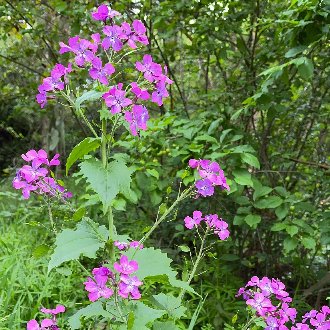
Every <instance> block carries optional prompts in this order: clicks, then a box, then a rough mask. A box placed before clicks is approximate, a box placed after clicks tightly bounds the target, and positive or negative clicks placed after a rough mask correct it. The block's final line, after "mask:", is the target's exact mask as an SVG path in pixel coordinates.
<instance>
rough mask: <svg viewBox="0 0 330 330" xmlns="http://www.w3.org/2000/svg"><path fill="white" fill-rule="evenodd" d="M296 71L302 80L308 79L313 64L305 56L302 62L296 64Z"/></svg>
mask: <svg viewBox="0 0 330 330" xmlns="http://www.w3.org/2000/svg"><path fill="white" fill-rule="evenodd" d="M298 72H299V74H300V76H301V78H303V79H304V80H310V79H311V78H312V76H313V72H314V64H313V62H312V60H310V59H309V58H305V60H304V62H303V63H302V64H300V65H299V66H298Z"/></svg>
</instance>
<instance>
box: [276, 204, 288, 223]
mask: <svg viewBox="0 0 330 330" xmlns="http://www.w3.org/2000/svg"><path fill="white" fill-rule="evenodd" d="M288 212H289V205H288V204H282V205H280V206H278V207H277V208H276V209H275V214H276V216H277V217H278V218H279V219H280V220H282V219H284V218H285V217H286V216H287V214H288Z"/></svg>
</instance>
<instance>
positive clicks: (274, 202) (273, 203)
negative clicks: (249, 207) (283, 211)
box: [254, 196, 283, 209]
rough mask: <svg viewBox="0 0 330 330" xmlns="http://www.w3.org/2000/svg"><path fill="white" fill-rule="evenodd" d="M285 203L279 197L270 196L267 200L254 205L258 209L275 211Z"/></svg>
mask: <svg viewBox="0 0 330 330" xmlns="http://www.w3.org/2000/svg"><path fill="white" fill-rule="evenodd" d="M282 203H283V200H282V198H280V197H278V196H269V197H267V198H263V199H260V200H259V201H257V202H255V203H254V206H255V207H256V208H258V209H274V208H276V207H278V206H280V205H281V204H282Z"/></svg>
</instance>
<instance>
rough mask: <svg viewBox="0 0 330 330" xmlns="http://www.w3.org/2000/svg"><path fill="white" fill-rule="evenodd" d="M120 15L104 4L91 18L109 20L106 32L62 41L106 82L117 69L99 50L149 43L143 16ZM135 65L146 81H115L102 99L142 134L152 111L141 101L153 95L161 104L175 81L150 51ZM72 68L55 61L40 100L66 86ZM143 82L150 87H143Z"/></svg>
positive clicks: (96, 77)
mask: <svg viewBox="0 0 330 330" xmlns="http://www.w3.org/2000/svg"><path fill="white" fill-rule="evenodd" d="M118 16H121V14H120V13H118V12H117V11H115V10H112V9H111V8H110V7H108V6H106V5H101V6H99V7H98V8H97V11H96V12H94V13H92V18H93V19H94V20H96V21H103V22H104V23H105V24H106V25H105V26H104V27H103V36H101V35H100V34H99V33H95V34H93V35H91V40H87V39H83V38H81V37H80V36H75V37H72V38H70V39H69V41H68V44H65V43H63V42H60V47H61V48H60V51H59V52H60V54H64V53H68V52H70V53H73V54H74V56H75V57H74V62H75V64H76V66H77V69H78V68H82V67H86V66H88V67H89V70H88V72H89V75H90V77H91V78H92V79H93V80H96V81H98V82H99V83H100V84H103V85H106V86H107V85H108V84H109V78H110V77H111V75H112V74H113V73H115V72H116V69H115V67H114V66H113V64H112V63H110V62H108V63H105V64H104V65H103V62H102V59H101V57H99V50H101V51H103V52H104V53H106V54H107V51H109V49H110V50H111V52H119V51H121V50H122V49H123V48H124V46H125V44H127V45H128V47H130V48H132V49H136V48H137V43H140V44H143V45H148V44H149V40H148V37H147V35H146V31H147V30H146V27H145V26H144V24H143V23H142V22H141V21H140V20H134V21H133V22H132V24H129V23H127V22H122V23H121V24H120V25H118V24H115V22H114V19H115V18H116V17H118ZM107 55H108V54H107ZM106 58H109V56H107V57H106ZM135 67H136V69H137V70H138V71H139V72H141V73H142V74H143V75H144V78H145V79H146V82H142V84H141V85H140V86H139V85H138V84H137V82H132V83H131V84H130V86H129V87H130V88H125V89H123V84H122V83H117V84H112V86H110V88H109V90H108V92H106V93H104V94H103V99H104V101H105V103H106V105H107V106H108V107H109V110H110V112H111V113H112V114H117V113H122V114H123V115H124V119H125V120H126V122H127V123H128V125H129V128H130V131H131V133H132V135H134V136H136V135H138V134H139V130H146V129H147V121H148V119H149V113H148V110H147V108H146V107H145V106H144V105H143V104H141V103H142V101H146V100H148V99H151V101H152V102H154V103H156V104H157V105H158V106H161V105H162V104H163V99H164V98H166V97H168V96H169V93H168V91H167V89H166V87H167V85H168V84H172V83H173V81H172V80H171V79H170V78H168V77H167V68H166V67H164V68H162V66H161V65H160V64H158V63H156V62H154V61H153V59H152V57H151V55H144V57H143V61H142V62H136V64H135ZM71 71H72V63H69V65H68V67H65V66H63V65H62V64H56V65H55V67H54V69H53V70H52V71H51V76H50V77H47V78H45V79H44V80H43V83H42V84H41V85H40V86H39V88H38V90H39V94H38V95H37V96H36V99H37V102H38V103H39V104H40V106H41V107H42V108H43V107H44V106H45V105H46V103H47V98H53V97H54V95H49V94H47V93H49V92H55V93H56V92H58V91H62V90H63V89H64V88H65V84H68V79H67V74H68V73H70V72H71ZM142 85H144V86H146V87H147V88H143V86H142ZM148 89H149V90H148Z"/></svg>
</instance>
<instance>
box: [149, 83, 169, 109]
mask: <svg viewBox="0 0 330 330" xmlns="http://www.w3.org/2000/svg"><path fill="white" fill-rule="evenodd" d="M168 96H169V94H168V91H167V89H166V85H165V82H164V81H159V82H158V83H157V84H156V90H155V91H154V92H153V93H152V95H151V100H152V102H154V103H157V104H158V105H159V106H161V105H162V104H163V99H164V98H166V97H168Z"/></svg>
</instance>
